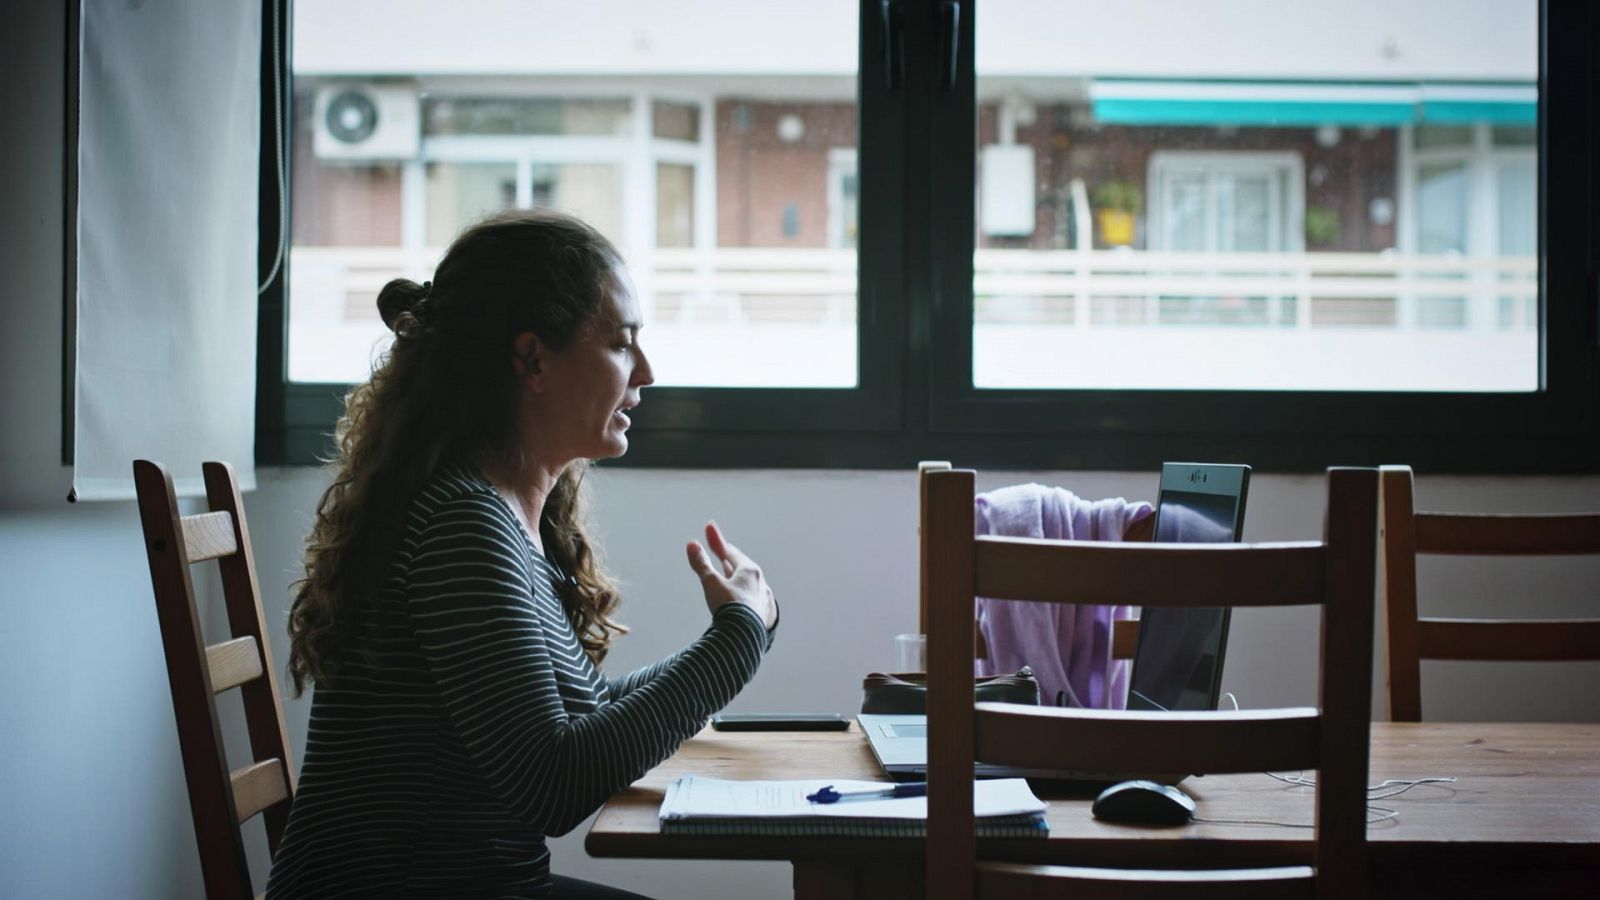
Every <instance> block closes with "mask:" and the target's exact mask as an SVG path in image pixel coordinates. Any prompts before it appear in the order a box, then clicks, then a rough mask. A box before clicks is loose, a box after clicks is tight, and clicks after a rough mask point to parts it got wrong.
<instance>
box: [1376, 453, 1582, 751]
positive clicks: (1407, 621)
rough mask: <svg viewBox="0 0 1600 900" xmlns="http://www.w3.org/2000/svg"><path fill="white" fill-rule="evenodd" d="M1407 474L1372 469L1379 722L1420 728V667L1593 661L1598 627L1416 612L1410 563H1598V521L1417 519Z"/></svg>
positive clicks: (1429, 515) (1478, 516) (1470, 516)
mask: <svg viewBox="0 0 1600 900" xmlns="http://www.w3.org/2000/svg"><path fill="white" fill-rule="evenodd" d="M1413 482H1414V479H1413V477H1412V473H1411V467H1410V466H1383V467H1382V468H1381V469H1380V470H1379V484H1380V487H1379V517H1380V521H1381V523H1382V531H1381V534H1382V538H1381V546H1382V552H1381V554H1380V556H1381V559H1382V567H1383V569H1382V570H1383V574H1382V577H1381V578H1380V579H1379V584H1380V588H1379V592H1380V596H1381V597H1382V601H1383V608H1384V615H1385V617H1386V625H1387V628H1388V632H1389V633H1388V640H1387V642H1386V644H1385V648H1384V661H1385V666H1384V668H1385V675H1386V680H1387V694H1388V701H1389V702H1388V706H1389V718H1390V719H1391V720H1393V721H1397V722H1420V721H1421V720H1422V665H1421V660H1424V659H1456V660H1502V661H1513V660H1515V661H1530V660H1535V661H1555V660H1600V619H1516V618H1512V619H1447V618H1434V617H1431V616H1420V615H1418V614H1417V555H1418V554H1440V555H1454V556H1575V555H1600V513H1594V514H1584V513H1580V514H1547V515H1492V514H1483V513H1435V512H1417V511H1416V501H1415V492H1414V487H1413Z"/></svg>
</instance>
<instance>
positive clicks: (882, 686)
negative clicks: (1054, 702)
mask: <svg viewBox="0 0 1600 900" xmlns="http://www.w3.org/2000/svg"><path fill="white" fill-rule="evenodd" d="M974 693H975V695H976V699H977V702H978V703H1021V704H1025V705H1027V706H1038V705H1039V682H1038V681H1037V680H1036V679H1034V677H1033V670H1032V669H1030V668H1028V667H1027V666H1023V667H1022V668H1021V669H1019V670H1018V671H1017V674H1015V675H985V676H983V677H981V678H979V679H978V680H977V684H976V685H975V688H974ZM861 711H862V712H864V713H880V714H886V715H923V714H926V713H927V711H928V676H927V674H926V673H923V672H901V673H897V674H884V673H883V672H873V673H872V674H870V675H868V676H867V677H866V678H864V679H862V680H861Z"/></svg>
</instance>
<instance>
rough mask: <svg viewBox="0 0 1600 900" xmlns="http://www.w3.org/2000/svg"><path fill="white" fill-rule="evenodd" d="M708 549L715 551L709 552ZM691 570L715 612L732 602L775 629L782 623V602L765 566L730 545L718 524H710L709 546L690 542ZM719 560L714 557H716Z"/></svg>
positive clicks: (709, 605) (707, 542)
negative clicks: (763, 569) (776, 596)
mask: <svg viewBox="0 0 1600 900" xmlns="http://www.w3.org/2000/svg"><path fill="white" fill-rule="evenodd" d="M706 546H709V547H710V548H711V550H710V551H709V552H708V551H707V550H706ZM687 549H688V553H689V568H691V569H693V570H694V573H695V574H696V575H698V576H699V577H700V587H701V589H703V590H704V591H705V594H706V607H707V608H709V609H710V610H711V611H712V612H713V613H715V612H716V611H717V610H719V609H721V608H722V607H724V606H727V605H728V604H729V603H743V604H744V605H745V606H748V607H750V608H751V609H752V610H754V611H755V613H756V615H758V616H760V617H761V621H762V622H763V623H764V624H765V625H766V626H767V628H768V629H771V628H772V626H773V625H776V624H777V622H778V601H777V600H775V599H774V598H773V596H772V588H770V587H768V586H767V579H766V576H764V575H762V574H761V567H760V566H758V565H756V564H755V561H754V560H752V559H751V558H750V557H748V556H745V555H744V551H743V550H740V549H739V548H738V547H735V546H734V545H732V544H730V543H728V541H727V539H726V538H724V537H723V536H722V529H720V528H718V527H717V523H715V522H708V523H706V545H705V546H702V545H701V544H700V542H699V541H690V542H689V546H688V548H687ZM713 553H714V554H716V558H714V559H713V558H712V554H713Z"/></svg>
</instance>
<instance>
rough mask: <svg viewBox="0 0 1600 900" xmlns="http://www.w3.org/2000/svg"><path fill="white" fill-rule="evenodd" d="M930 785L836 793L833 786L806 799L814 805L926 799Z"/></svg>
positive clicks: (809, 795) (924, 782)
mask: <svg viewBox="0 0 1600 900" xmlns="http://www.w3.org/2000/svg"><path fill="white" fill-rule="evenodd" d="M927 795H928V783H927V782H926V781H908V782H906V783H905V784H897V785H895V786H894V787H886V788H869V789H868V790H864V791H836V790H834V789H833V785H831V784H830V785H828V786H827V787H825V788H822V789H821V790H819V791H817V792H816V793H815V794H807V795H806V799H807V800H810V801H811V802H812V803H838V802H839V801H840V800H887V799H892V798H895V797H926V796H927Z"/></svg>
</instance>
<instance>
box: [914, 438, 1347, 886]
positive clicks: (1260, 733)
mask: <svg viewBox="0 0 1600 900" xmlns="http://www.w3.org/2000/svg"><path fill="white" fill-rule="evenodd" d="M973 478H974V473H973V472H972V471H970V470H950V471H936V472H929V473H927V475H926V483H925V491H924V494H923V503H924V509H923V512H922V524H923V528H924V529H925V530H926V532H927V539H926V540H925V541H924V543H923V547H924V550H925V552H926V555H925V556H924V558H923V560H922V567H923V577H924V578H925V579H926V584H927V590H928V594H929V597H928V602H929V623H928V624H929V630H928V657H929V658H928V670H929V671H928V684H929V690H928V812H929V818H928V846H927V860H928V862H927V885H928V891H929V896H940V897H968V896H972V895H973V894H974V893H975V892H979V893H981V892H983V889H984V888H988V889H990V892H991V893H993V894H995V895H999V896H1006V895H1016V894H1015V893H1014V892H1016V891H1017V890H1018V889H1019V887H1020V885H1021V884H1022V883H1023V882H1027V881H1030V880H1044V881H1045V882H1046V883H1045V884H1043V885H1036V886H1035V888H1030V890H1033V889H1037V890H1038V891H1039V895H1043V893H1044V892H1047V891H1049V890H1051V887H1052V886H1051V885H1050V884H1049V882H1051V881H1055V882H1062V881H1065V880H1066V878H1065V876H1064V875H1063V872H1062V871H1060V870H1054V869H1050V868H1049V867H1046V868H1041V869H1038V870H1026V867H1022V868H1019V867H1015V866H1012V867H1005V866H999V865H993V864H978V863H976V862H975V858H974V853H975V849H976V842H975V838H974V821H973V814H972V799H973V798H972V787H971V785H972V780H973V763H974V760H977V759H981V760H983V761H984V762H993V763H1000V764H1005V765H1014V766H1020V767H1027V768H1048V769H1058V770H1078V771H1102V772H1193V773H1196V774H1203V773H1228V772H1262V771H1269V770H1276V769H1317V770H1319V774H1318V777H1317V787H1316V792H1317V793H1316V815H1315V835H1316V836H1315V849H1314V854H1315V855H1314V862H1315V871H1314V873H1313V872H1312V871H1311V870H1307V869H1304V868H1303V867H1295V868H1292V869H1290V870H1281V869H1280V870H1275V871H1269V870H1251V871H1250V872H1248V873H1230V875H1229V876H1227V877H1229V878H1233V880H1229V881H1226V882H1219V880H1218V879H1219V876H1218V875H1217V874H1216V873H1189V875H1187V876H1183V877H1179V876H1175V875H1173V874H1172V873H1167V874H1165V875H1162V874H1160V873H1120V874H1118V873H1112V874H1113V876H1114V877H1110V878H1109V879H1104V878H1103V879H1095V878H1088V879H1081V878H1076V877H1075V878H1074V883H1073V885H1072V887H1071V888H1070V890H1071V891H1073V895H1074V896H1080V895H1081V896H1088V895H1090V894H1091V893H1093V890H1092V889H1093V887H1094V885H1095V884H1096V883H1099V886H1100V887H1102V888H1105V887H1106V883H1108V882H1109V884H1110V885H1111V888H1110V893H1112V894H1116V893H1117V892H1119V891H1125V890H1127V889H1128V888H1129V885H1128V883H1127V882H1128V879H1129V878H1130V877H1136V876H1140V875H1143V876H1149V877H1150V878H1152V879H1159V880H1160V881H1162V882H1164V887H1165V888H1173V887H1178V888H1182V887H1190V888H1193V889H1195V891H1196V892H1197V893H1200V894H1208V895H1219V887H1218V885H1219V884H1226V885H1231V887H1226V888H1221V889H1220V890H1221V894H1222V895H1226V894H1227V892H1228V891H1230V890H1234V889H1237V888H1238V885H1239V884H1244V883H1249V884H1251V885H1255V886H1256V887H1262V886H1264V882H1263V881H1262V880H1261V879H1271V878H1280V877H1283V878H1287V881H1285V886H1286V887H1288V888H1289V889H1290V893H1294V892H1296V891H1298V892H1300V893H1302V894H1304V893H1307V892H1308V890H1314V892H1315V895H1316V896H1319V897H1360V896H1363V895H1364V894H1365V891H1366V877H1367V876H1366V778H1367V757H1368V753H1369V746H1368V739H1369V738H1368V735H1369V719H1370V709H1371V690H1372V666H1371V661H1372V622H1373V605H1374V604H1373V567H1374V555H1375V552H1376V546H1375V529H1376V506H1377V472H1376V471H1375V470H1372V469H1332V470H1329V472H1328V505H1327V518H1326V524H1325V529H1324V540H1323V541H1322V542H1301V543H1281V544H1254V545H1251V544H1128V543H1120V544H1119V543H1096V542H1081V541H1045V540H1029V539H1020V538H1002V537H975V536H974V534H973V527H972V498H973ZM978 596H984V597H999V598H1005V599H1012V600H1034V601H1043V602H1054V603H1103V602H1105V599H1106V598H1107V597H1115V598H1117V599H1118V600H1119V601H1121V602H1126V603H1130V604H1136V605H1139V606H1177V607H1217V606H1234V607H1246V606H1294V605H1317V606H1321V607H1322V610H1323V614H1322V628H1321V632H1322V633H1321V666H1320V673H1321V679H1320V689H1319V694H1320V703H1319V707H1318V708H1317V709H1288V710H1250V711H1244V712H1207V713H1160V712H1113V711H1105V710H1080V709H1061V708H1050V707H1025V706H1011V705H1005V704H991V703H983V704H976V705H975V704H974V702H973V682H972V666H973V662H972V654H971V648H972V627H973V625H972V604H973V601H974V598H975V597H978ZM1082 871H1094V870H1079V874H1080V875H1081V873H1082ZM1235 875H1237V876H1238V877H1236V878H1234V877H1233V876H1235ZM1313 879H1314V884H1313V885H1312V887H1310V888H1308V883H1312V881H1313ZM1063 895H1065V894H1063ZM1252 895H1254V894H1252ZM1141 896H1142V895H1141ZM1162 896H1166V894H1162Z"/></svg>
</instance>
